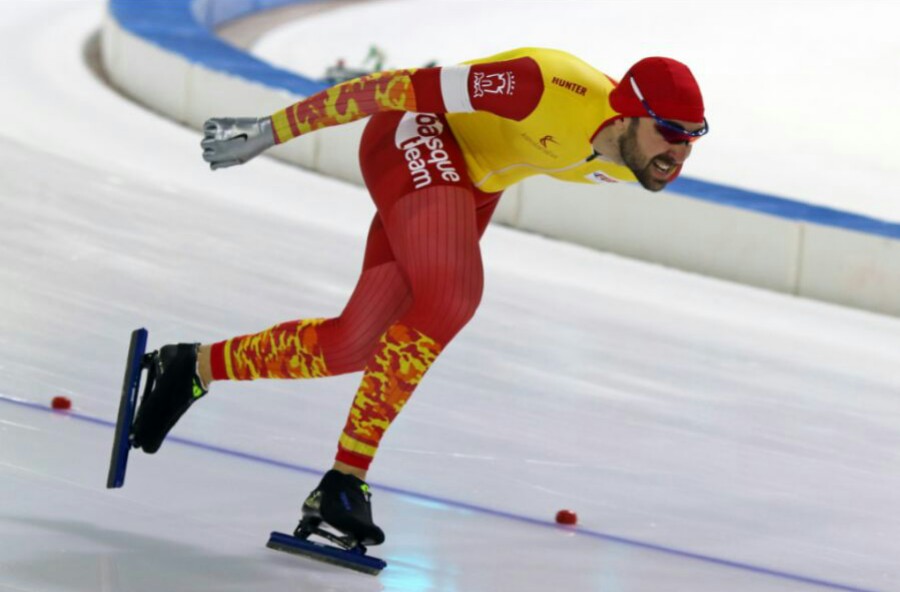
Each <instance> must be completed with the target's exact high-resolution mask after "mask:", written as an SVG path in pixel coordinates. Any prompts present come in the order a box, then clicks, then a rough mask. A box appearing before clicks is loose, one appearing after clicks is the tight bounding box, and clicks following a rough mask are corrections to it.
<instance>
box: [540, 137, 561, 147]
mask: <svg viewBox="0 0 900 592" xmlns="http://www.w3.org/2000/svg"><path fill="white" fill-rule="evenodd" d="M538 143H539V144H540V145H541V146H543V147H544V148H546V147H547V144H550V143H553V144H556V145H557V146H558V145H559V142H557V141H556V139H555V138H554V137H553V136H544V137H543V138H541V139H540V140H538Z"/></svg>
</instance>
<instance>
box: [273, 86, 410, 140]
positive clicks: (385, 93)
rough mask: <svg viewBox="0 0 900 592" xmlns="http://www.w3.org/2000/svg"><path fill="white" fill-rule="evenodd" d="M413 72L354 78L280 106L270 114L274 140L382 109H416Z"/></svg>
mask: <svg viewBox="0 0 900 592" xmlns="http://www.w3.org/2000/svg"><path fill="white" fill-rule="evenodd" d="M415 72H416V70H415V69H406V70H394V71H390V72H379V73H375V74H369V75H366V76H362V77H360V78H354V79H353V80H348V81H346V82H343V83H341V84H338V85H336V86H333V87H331V88H328V89H325V90H323V91H321V92H319V93H316V94H314V95H313V96H311V97H309V98H307V99H304V100H302V101H300V102H298V103H295V104H293V105H291V106H289V107H287V108H286V109H282V110H281V111H279V112H278V113H275V114H274V115H272V128H273V130H274V133H275V141H276V143H278V144H281V143H283V142H287V141H288V140H292V139H294V138H296V137H298V136H301V135H303V134H307V133H309V132H311V131H315V130H317V129H320V128H323V127H330V126H334V125H340V124H343V123H350V122H351V121H356V120H357V119H362V118H364V117H367V116H369V115H372V114H373V113H378V112H381V111H415V110H416V95H415V92H414V91H413V82H412V75H413V74H415Z"/></svg>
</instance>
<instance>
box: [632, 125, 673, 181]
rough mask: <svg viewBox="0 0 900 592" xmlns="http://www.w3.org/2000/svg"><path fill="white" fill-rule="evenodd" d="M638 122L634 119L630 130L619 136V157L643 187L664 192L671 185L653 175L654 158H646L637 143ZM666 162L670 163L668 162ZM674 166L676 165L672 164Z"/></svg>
mask: <svg viewBox="0 0 900 592" xmlns="http://www.w3.org/2000/svg"><path fill="white" fill-rule="evenodd" d="M637 126H638V120H637V119H632V120H631V121H630V122H629V123H628V129H627V130H626V131H625V133H624V134H622V135H621V136H619V155H620V156H621V157H622V162H624V163H625V166H627V167H628V169H629V170H630V171H631V172H632V173H633V174H634V176H635V177H636V178H637V180H638V183H640V184H641V187H643V188H644V189H647V190H649V191H662V190H663V189H665V188H666V185H668V184H669V181H668V180H662V179H658V178H656V177H655V176H654V175H653V171H652V170H651V169H650V167H652V166H653V160H654V159H653V158H650V157H648V156H645V155H644V153H643V152H641V150H640V148H638V142H637ZM666 162H669V161H668V160H666ZM671 164H673V165H674V163H671Z"/></svg>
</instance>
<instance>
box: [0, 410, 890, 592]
mask: <svg viewBox="0 0 900 592" xmlns="http://www.w3.org/2000/svg"><path fill="white" fill-rule="evenodd" d="M0 402H2V403H9V404H12V405H18V406H20V407H26V408H28V409H34V410H37V411H43V412H45V413H54V414H63V415H66V416H67V417H71V418H72V419H75V420H78V421H83V422H86V423H92V424H96V425H100V426H104V427H108V428H113V429H114V428H115V427H116V424H115V422H113V421H109V420H106V419H100V418H98V417H92V416H90V415H83V414H81V413H77V412H73V411H55V410H53V409H51V408H50V407H48V406H47V405H43V404H40V403H33V402H31V401H26V400H23V399H18V398H15V397H8V396H6V395H3V394H0ZM166 441H167V442H174V443H176V444H180V445H182V446H190V447H191V448H197V449H200V450H205V451H207V452H213V453H216V454H221V455H224V456H229V457H231V458H238V459H242V460H247V461H250V462H254V463H258V464H264V465H269V466H272V467H278V468H281V469H287V470H289V471H294V472H298V473H306V474H309V475H321V474H322V473H323V471H321V470H317V469H313V468H311V467H305V466H302V465H297V464H293V463H288V462H284V461H280V460H275V459H271V458H266V457H264V456H258V455H255V454H251V453H248V452H241V451H240V450H232V449H230V448H223V447H221V446H214V445H211V444H204V443H203V442H197V441H195V440H188V439H186V438H179V437H177V436H169V437H167V438H166ZM370 484H371V485H372V486H373V487H374V488H376V489H378V490H381V491H386V492H390V493H394V494H397V495H404V496H408V497H411V498H415V499H419V500H423V501H428V502H433V503H439V504H444V505H446V506H449V507H452V508H458V509H461V510H468V511H471V512H477V513H479V514H484V515H488V516H493V517H496V518H505V519H507V520H513V521H515V522H520V523H523V524H530V525H532V526H540V527H544V528H554V529H559V528H564V527H561V526H559V525H557V524H556V523H555V522H550V521H548V520H539V519H537V518H530V517H528V516H521V515H519V514H512V513H509V512H504V511H502V510H496V509H492V508H486V507H484V506H478V505H474V504H469V503H466V502H460V501H455V500H451V499H447V498H442V497H438V496H434V495H429V494H426V493H419V492H415V491H410V490H408V489H401V488H399V487H390V486H386V485H381V484H379V483H377V482H372V483H370ZM567 530H568V529H567ZM570 532H571V533H572V534H574V535H578V536H582V537H587V538H592V539H599V540H602V541H606V542H608V543H615V544H619V545H627V546H629V547H636V548H639V549H644V550H648V551H656V552H659V553H665V554H666V555H671V556H675V557H683V558H685V559H693V560H695V561H702V562H704V563H709V564H713V565H718V566H721V567H727V568H732V569H737V570H741V571H745V572H750V573H755V574H761V575H767V576H772V577H775V578H780V579H783V580H791V581H794V582H800V583H804V584H809V585H810V586H817V587H820V588H828V589H830V590H843V591H845V592H877V591H876V590H873V589H870V588H857V587H855V586H848V585H845V584H838V583H835V582H829V581H827V580H821V579H818V578H813V577H809V576H803V575H798V574H792V573H788V572H784V571H779V570H775V569H769V568H766V567H760V566H758V565H750V564H747V563H741V562H738V561H730V560H728V559H721V558H719V557H713V556H711V555H703V554H701V553H692V552H690V551H682V550H680V549H675V548H672V547H665V546H662V545H655V544H653V543H646V542H643V541H638V540H634V539H629V538H625V537H620V536H615V535H610V534H606V533H603V532H599V531H596V530H590V529H586V528H580V527H579V528H576V529H571V530H570Z"/></svg>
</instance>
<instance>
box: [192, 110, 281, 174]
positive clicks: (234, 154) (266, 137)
mask: <svg viewBox="0 0 900 592" xmlns="http://www.w3.org/2000/svg"><path fill="white" fill-rule="evenodd" d="M274 145H275V136H274V135H273V133H272V119H271V118H269V117H265V118H262V119H258V118H256V117H213V118H212V119H207V120H206V123H205V124H203V141H202V142H200V146H202V147H203V160H205V161H206V162H208V163H209V168H211V169H212V170H216V169H222V168H225V167H230V166H234V165H236V164H244V163H245V162H247V161H248V160H250V159H251V158H253V157H254V156H256V155H258V154H260V153H261V152H264V151H265V150H266V149H268V148H271V147H272V146H274Z"/></svg>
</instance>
